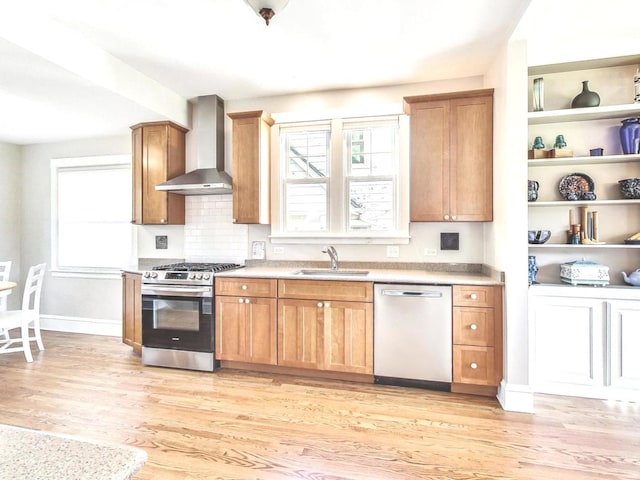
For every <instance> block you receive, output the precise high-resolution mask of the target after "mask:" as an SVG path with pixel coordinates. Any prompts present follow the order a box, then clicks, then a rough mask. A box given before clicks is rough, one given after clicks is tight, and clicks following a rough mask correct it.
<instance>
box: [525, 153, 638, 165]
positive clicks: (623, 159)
mask: <svg viewBox="0 0 640 480" xmlns="http://www.w3.org/2000/svg"><path fill="white" fill-rule="evenodd" d="M638 161H640V155H602V156H599V157H591V156H583V157H560V158H536V159H530V160H529V167H550V166H562V165H579V166H580V165H606V164H609V163H611V164H614V163H634V162H638Z"/></svg>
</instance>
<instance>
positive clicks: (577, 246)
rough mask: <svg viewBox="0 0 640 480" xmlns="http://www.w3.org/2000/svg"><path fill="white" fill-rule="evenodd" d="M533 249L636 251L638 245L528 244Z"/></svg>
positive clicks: (639, 246)
mask: <svg viewBox="0 0 640 480" xmlns="http://www.w3.org/2000/svg"><path fill="white" fill-rule="evenodd" d="M533 248H555V249H564V248H571V249H581V248H599V249H602V248H605V249H606V248H624V249H634V248H635V249H637V248H640V245H633V244H627V243H604V244H601V245H582V244H579V245H574V244H571V243H540V244H536V243H530V244H529V249H530V250H531V249H533Z"/></svg>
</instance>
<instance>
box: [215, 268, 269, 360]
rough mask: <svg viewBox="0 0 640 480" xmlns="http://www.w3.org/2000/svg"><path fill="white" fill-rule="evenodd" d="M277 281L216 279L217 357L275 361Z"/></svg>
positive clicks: (222, 358) (221, 358) (220, 358)
mask: <svg viewBox="0 0 640 480" xmlns="http://www.w3.org/2000/svg"><path fill="white" fill-rule="evenodd" d="M276 283H277V281H276V280H273V279H250V278H219V279H216V311H215V342H216V352H215V356H216V359H218V360H230V361H238V362H247V363H260V364H267V365H275V364H276V361H277V355H276V352H277V349H276V341H277V336H276V325H277V309H276V305H277V301H276V298H275V295H276Z"/></svg>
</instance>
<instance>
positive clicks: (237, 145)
mask: <svg viewBox="0 0 640 480" xmlns="http://www.w3.org/2000/svg"><path fill="white" fill-rule="evenodd" d="M228 116H229V118H231V120H232V121H233V144H232V150H233V222H234V223H263V224H268V223H269V222H270V204H271V202H270V190H269V189H270V173H269V171H270V166H269V152H270V131H271V126H272V125H273V120H272V119H271V117H269V115H268V114H267V113H266V112H263V111H262V110H258V111H253V112H240V113H229V114H228Z"/></svg>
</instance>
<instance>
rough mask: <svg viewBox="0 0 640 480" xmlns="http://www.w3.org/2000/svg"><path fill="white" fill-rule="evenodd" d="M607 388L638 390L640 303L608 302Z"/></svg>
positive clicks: (639, 374) (639, 372) (639, 384)
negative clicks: (608, 363)
mask: <svg viewBox="0 0 640 480" xmlns="http://www.w3.org/2000/svg"><path fill="white" fill-rule="evenodd" d="M609 319H610V322H611V323H610V345H609V354H610V362H611V364H610V384H611V386H613V387H621V388H633V389H640V348H639V347H640V302H639V301H635V302H634V301H620V300H612V301H611V302H610V317H609Z"/></svg>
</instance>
